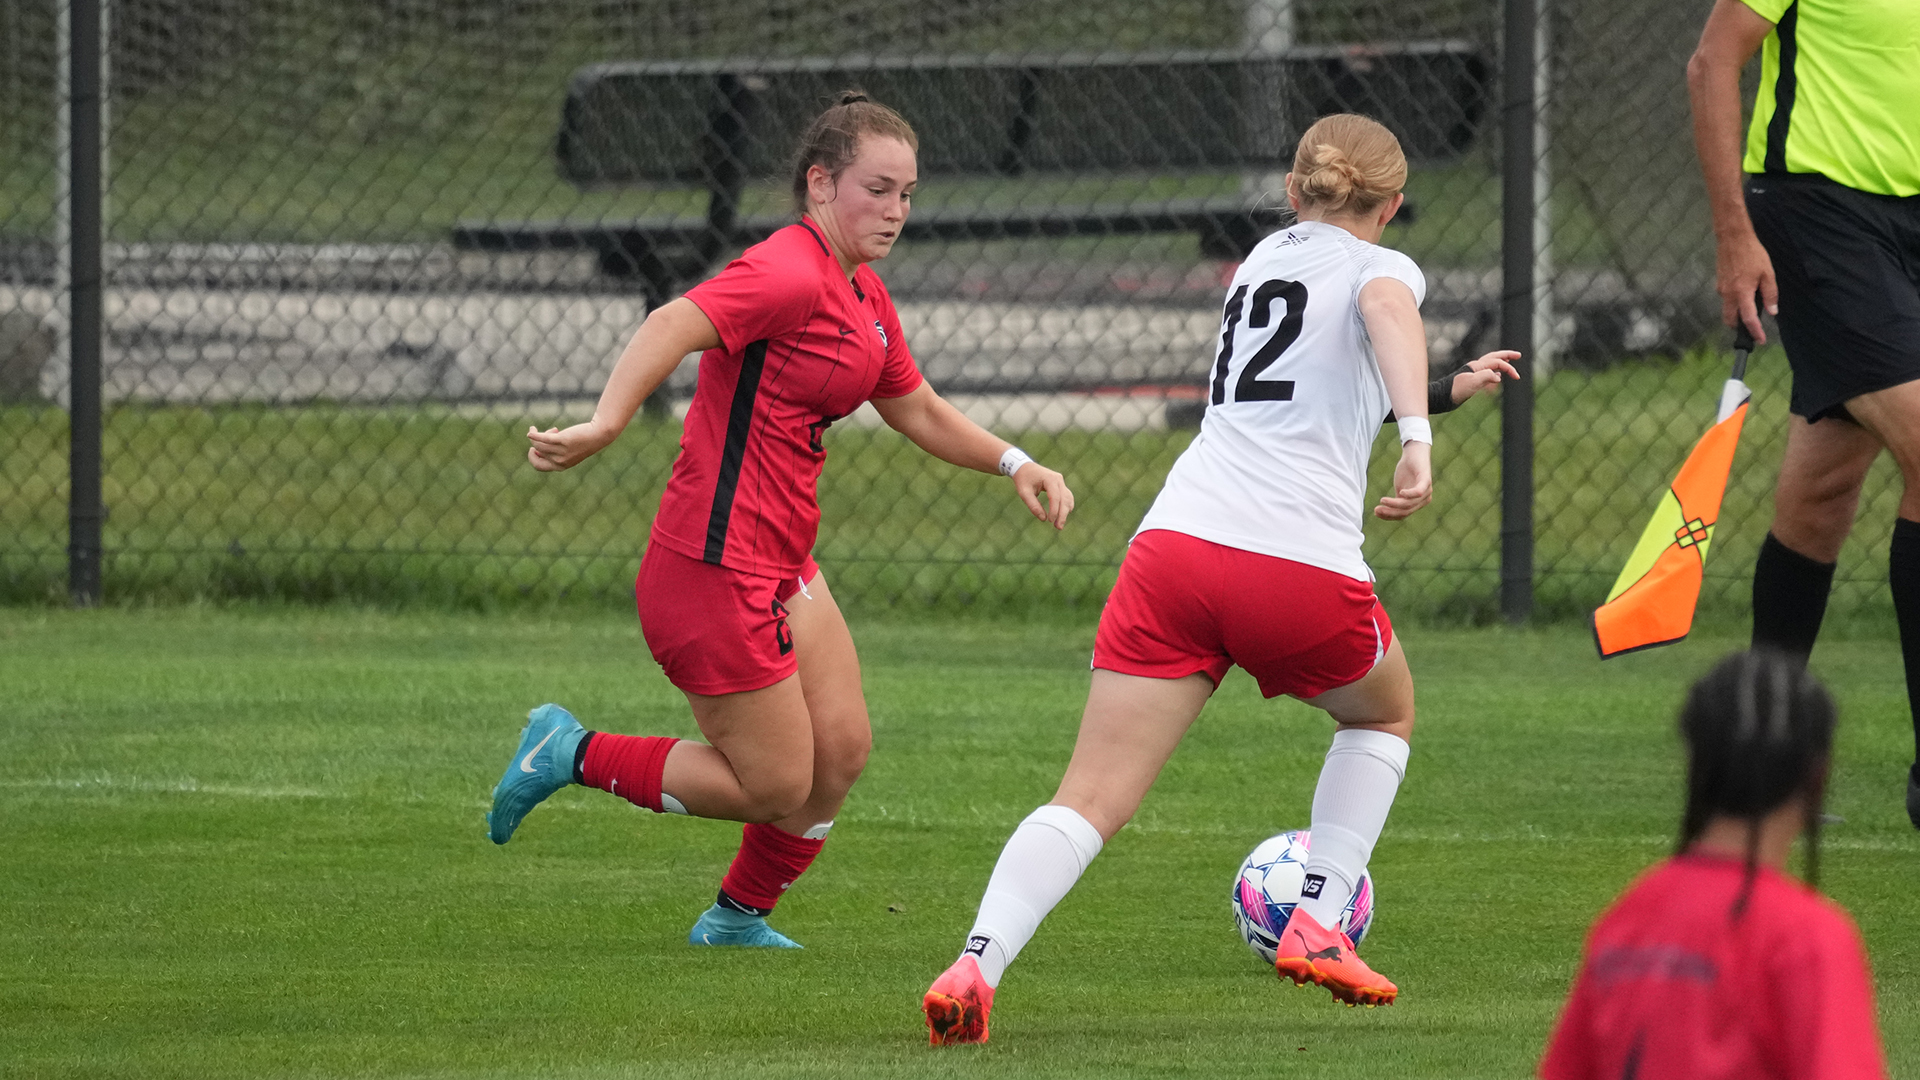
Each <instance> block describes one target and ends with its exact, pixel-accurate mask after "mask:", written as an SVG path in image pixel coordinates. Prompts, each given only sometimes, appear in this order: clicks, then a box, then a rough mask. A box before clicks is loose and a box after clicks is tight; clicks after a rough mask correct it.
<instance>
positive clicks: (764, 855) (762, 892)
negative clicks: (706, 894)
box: [720, 823, 827, 915]
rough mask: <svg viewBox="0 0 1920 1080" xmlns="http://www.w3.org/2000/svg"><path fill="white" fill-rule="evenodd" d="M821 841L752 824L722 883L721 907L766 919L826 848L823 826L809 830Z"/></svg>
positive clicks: (741, 836)
mask: <svg viewBox="0 0 1920 1080" xmlns="http://www.w3.org/2000/svg"><path fill="white" fill-rule="evenodd" d="M807 831H808V832H809V833H812V832H816V831H818V832H819V833H820V835H819V836H818V837H806V836H795V835H793V834H792V833H790V832H787V831H786V830H784V829H779V828H775V827H774V826H772V825H761V824H758V823H756V824H751V825H748V826H747V827H746V828H744V829H742V830H741V831H740V851H739V852H738V853H737V854H735V855H734V857H733V865H732V866H729V867H727V876H726V877H725V878H723V879H721V881H720V903H721V905H722V906H726V907H731V908H733V909H735V910H737V911H740V912H742V913H744V914H748V915H765V914H766V913H767V912H769V911H772V910H773V906H774V905H775V904H778V903H779V902H780V897H781V894H783V893H785V892H786V891H787V889H788V888H789V887H790V886H792V884H793V883H794V882H795V881H797V880H798V879H799V877H800V875H801V874H804V873H806V872H807V867H809V866H812V865H813V860H814V858H815V856H817V855H819V854H820V849H821V848H822V847H824V846H825V845H826V842H827V841H826V839H825V835H826V834H825V830H824V829H821V827H820V826H819V825H816V826H814V827H813V828H812V829H809V830H807Z"/></svg>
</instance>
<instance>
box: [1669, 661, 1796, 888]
mask: <svg viewBox="0 0 1920 1080" xmlns="http://www.w3.org/2000/svg"><path fill="white" fill-rule="evenodd" d="M1833 725H1834V709H1833V699H1832V698H1831V697H1829V696H1828V695H1827V691H1826V688H1825V687H1823V686H1821V685H1820V681H1819V680H1818V679H1815V678H1814V677H1813V676H1811V675H1809V674H1807V671H1806V669H1805V668H1804V667H1802V666H1801V665H1800V664H1799V663H1797V662H1795V661H1794V660H1793V659H1792V658H1790V657H1788V656H1786V655H1785V654H1782V653H1779V652H1774V651H1771V650H1755V651H1753V652H1742V653H1735V654H1734V655H1732V656H1729V657H1727V658H1726V659H1725V660H1722V661H1721V662H1720V663H1719V664H1718V665H1716V666H1715V667H1714V669H1713V670H1712V671H1710V672H1708V673H1707V675H1706V677H1705V678H1703V679H1701V680H1700V681H1699V682H1697V683H1694V684H1693V689H1692V691H1691V692H1689V693H1688V695H1687V704H1686V706H1685V708H1683V709H1682V710H1681V713H1680V736H1681V738H1682V739H1683V740H1684V741H1685V742H1686V744H1687V806H1686V811H1685V813H1684V814H1683V815H1682V817H1681V821H1680V850H1681V851H1685V850H1686V849H1687V848H1688V847H1690V846H1692V844H1693V842H1694V841H1695V840H1698V839H1699V838H1700V834H1701V833H1702V832H1703V831H1704V830H1705V829H1706V827H1707V822H1709V821H1711V820H1712V819H1713V818H1716V817H1731V818H1738V819H1741V820H1744V821H1745V822H1747V825H1748V833H1747V880H1746V882H1745V884H1744V885H1743V886H1742V888H1741V890H1740V895H1739V898H1738V899H1736V900H1735V902H1734V906H1733V916H1734V917H1735V918H1738V917H1739V916H1740V913H1741V912H1742V911H1743V910H1744V909H1745V907H1746V902H1747V897H1748V894H1749V892H1750V891H1751V889H1752V886H1753V875H1754V873H1755V871H1756V869H1757V867H1756V863H1757V861H1758V857H1759V843H1760V822H1761V819H1763V818H1765V817H1766V816H1767V815H1768V814H1770V813H1772V812H1773V811H1775V810H1778V809H1779V808H1780V807H1782V806H1784V805H1786V804H1787V802H1788V801H1789V800H1792V799H1794V798H1796V797H1797V798H1799V799H1800V800H1801V806H1802V808H1803V810H1804V812H1805V814H1806V821H1805V825H1804V828H1805V832H1806V838H1807V864H1806V879H1807V882H1808V883H1809V884H1813V883H1815V882H1817V881H1818V880H1819V876H1820V819H1821V806H1822V804H1823V802H1824V801H1825V797H1826V784H1827V761H1828V756H1829V754H1830V753H1831V751H1832V748H1833Z"/></svg>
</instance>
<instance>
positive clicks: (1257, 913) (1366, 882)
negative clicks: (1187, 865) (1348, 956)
mask: <svg viewBox="0 0 1920 1080" xmlns="http://www.w3.org/2000/svg"><path fill="white" fill-rule="evenodd" d="M1308 841H1309V834H1308V831H1307V830H1306V829H1295V830H1293V831H1291V832H1283V833H1281V834H1280V835H1278V836H1270V837H1268V838H1267V839H1265V840H1262V841H1260V846H1259V847H1257V848H1254V849H1253V854H1251V855H1248V856H1247V861H1246V862H1243V863H1241V864H1240V873H1239V874H1237V875H1235V876H1234V879H1233V921H1234V922H1235V923H1236V924H1238V925H1239V927H1240V938H1241V940H1243V941H1245V942H1246V943H1247V947H1248V948H1250V949H1252V950H1253V951H1254V952H1256V953H1259V954H1260V958H1261V959H1263V960H1265V961H1266V962H1267V963H1269V964H1271V963H1273V959H1274V956H1275V953H1276V950H1278V949H1279V948H1280V932H1281V931H1282V930H1284V929H1286V927H1287V919H1288V918H1290V917H1291V916H1292V915H1293V906H1294V905H1295V904H1297V903H1299V902H1300V885H1301V883H1302V882H1303V881H1304V880H1305V878H1306V876H1307V844H1308ZM1372 925H1373V878H1372V877H1371V876H1369V875H1368V874H1367V873H1366V871H1364V870H1363V871H1361V873H1360V887H1359V888H1357V889H1355V890H1354V892H1353V899H1351V900H1348V901H1347V907H1346V910H1345V911H1342V912H1341V913H1340V929H1342V930H1344V931H1346V932H1347V937H1349V938H1351V939H1352V940H1353V944H1354V947H1356V948H1358V947H1359V945H1360V939H1361V938H1364V937H1366V936H1367V928H1368V927H1371V926H1372Z"/></svg>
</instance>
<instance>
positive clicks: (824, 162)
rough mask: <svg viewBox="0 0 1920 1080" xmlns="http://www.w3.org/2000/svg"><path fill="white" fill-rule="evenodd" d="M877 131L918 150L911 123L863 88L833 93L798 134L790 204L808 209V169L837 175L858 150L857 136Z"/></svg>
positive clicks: (858, 140)
mask: <svg viewBox="0 0 1920 1080" xmlns="http://www.w3.org/2000/svg"><path fill="white" fill-rule="evenodd" d="M863 135H879V136H884V137H886V138H889V139H899V140H900V141H901V142H903V143H906V144H907V146H908V148H910V149H911V150H913V152H914V153H916V154H917V153H919V152H920V138H919V136H917V135H915V134H914V133H913V125H911V124H909V123H907V121H906V119H905V118H904V117H902V116H901V115H900V114H899V113H897V112H894V111H893V110H892V109H889V108H887V107H886V106H885V105H882V104H880V103H879V102H877V101H875V100H873V99H872V98H870V97H868V96H867V92H866V91H865V90H861V89H859V88H858V87H849V88H848V89H846V90H842V91H841V92H840V93H838V94H836V95H835V96H834V104H832V105H831V106H829V107H828V108H827V109H826V111H824V112H822V113H821V114H820V115H819V116H816V117H814V119H813V123H811V124H808V125H807V130H806V132H805V134H803V135H801V136H800V145H799V147H798V148H796V149H795V150H794V154H793V207H794V209H795V210H796V211H797V212H799V213H802V214H804V213H806V212H807V170H808V169H811V168H813V167H814V166H815V165H818V166H820V167H821V168H822V169H825V170H826V171H827V173H828V174H829V175H831V176H835V177H838V176H839V175H840V173H841V172H842V171H843V170H845V169H846V167H847V166H849V165H851V164H853V159H854V157H855V156H856V155H858V154H859V153H860V137H861V136H863Z"/></svg>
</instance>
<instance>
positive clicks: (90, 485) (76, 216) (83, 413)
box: [67, 0, 106, 607]
mask: <svg viewBox="0 0 1920 1080" xmlns="http://www.w3.org/2000/svg"><path fill="white" fill-rule="evenodd" d="M67 2H68V3H69V4H70V5H71V7H70V8H69V11H70V16H69V17H70V19H71V20H72V21H71V23H70V25H71V27H72V31H71V37H70V39H69V41H70V45H69V48H70V53H69V55H70V57H71V60H70V63H71V65H72V67H71V70H70V72H69V78H70V80H71V81H70V84H69V93H70V100H71V102H72V126H71V128H70V129H69V135H68V153H69V154H70V155H71V158H70V161H71V163H72V170H71V177H72V180H71V185H72V186H71V188H70V194H69V197H68V208H69V212H70V213H71V215H72V217H71V221H72V226H71V228H70V230H69V232H68V243H69V244H71V245H72V246H71V266H72V278H71V280H72V291H71V292H70V293H69V302H70V304H71V305H72V306H71V308H70V312H71V315H70V318H71V320H72V323H71V325H72V333H71V335H70V336H69V338H68V340H69V342H70V343H71V345H70V348H71V350H72V354H71V361H72V368H71V379H72V382H71V387H72V402H71V406H70V407H71V410H72V411H71V412H70V414H69V416H70V421H69V423H70V429H69V430H70V433H71V434H70V438H71V443H70V448H69V451H68V459H67V468H68V499H69V502H68V506H67V591H68V594H69V596H70V597H71V598H72V601H73V604H74V606H75V607H92V606H93V605H95V604H98V603H99V602H100V546H101V543H100V534H101V523H102V519H103V518H104V517H105V516H106V515H105V512H104V509H103V501H102V498H101V457H102V454H101V442H102V432H101V422H100V381H101V370H100V369H101V306H102V298H101V251H100V247H101V243H102V240H103V236H102V222H101V207H102V200H101V187H102V177H101V161H100V116H101V95H100V82H101V80H100V66H101V52H102V48H101V42H100V36H101V35H100V16H101V12H100V8H101V4H102V0H67Z"/></svg>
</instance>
